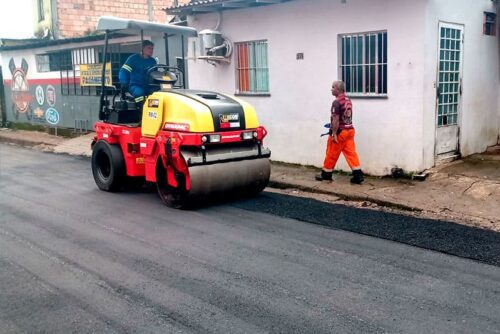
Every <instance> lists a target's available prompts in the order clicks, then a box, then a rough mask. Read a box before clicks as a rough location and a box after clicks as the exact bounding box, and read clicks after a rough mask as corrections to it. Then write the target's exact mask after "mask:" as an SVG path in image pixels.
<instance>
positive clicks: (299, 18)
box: [167, 0, 500, 175]
mask: <svg viewBox="0 0 500 334" xmlns="http://www.w3.org/2000/svg"><path fill="white" fill-rule="evenodd" d="M498 6H499V5H498V3H497V1H492V0H475V1H470V0H273V1H258V0H209V1H191V2H190V3H188V4H184V5H179V6H173V7H170V8H167V13H168V14H172V15H178V16H180V17H187V20H188V25H189V26H192V27H194V28H196V29H197V30H198V31H200V32H201V37H200V38H198V39H193V40H192V41H190V43H189V47H190V53H189V55H190V57H189V61H188V63H189V68H190V71H189V81H190V85H191V87H192V88H200V89H209V90H214V91H221V92H226V93H230V94H236V95H238V96H240V97H241V98H243V99H245V100H247V101H248V102H250V103H252V104H253V105H254V106H255V107H256V109H257V110H258V114H259V117H260V121H261V123H262V124H264V125H265V126H266V127H267V129H268V131H269V135H268V137H267V145H269V146H270V148H271V149H272V152H273V155H272V158H273V160H277V161H283V162H290V163H298V164H305V165H314V166H321V165H322V160H323V157H324V152H325V146H326V145H325V137H322V138H320V134H321V133H323V132H325V129H324V128H323V124H325V123H327V122H328V121H329V113H330V105H331V101H332V96H331V94H330V87H331V83H332V81H333V80H336V79H342V80H344V81H345V82H346V84H347V91H348V95H349V96H350V97H351V98H352V99H353V104H354V125H355V128H356V132H357V137H356V140H357V146H358V152H359V154H360V158H361V161H362V164H363V167H364V170H365V171H366V172H368V173H370V174H373V175H387V174H390V172H391V169H392V168H394V167H399V168H402V169H403V170H405V171H406V172H418V171H423V170H425V169H427V168H430V167H432V166H434V165H436V164H438V163H439V162H440V161H444V160H450V159H453V158H455V157H458V156H460V155H461V156H467V155H470V154H473V153H477V152H483V151H484V150H485V149H486V148H487V147H488V146H491V145H495V144H497V143H498V141H499V136H500V100H499V95H500V71H499V62H500V55H499V31H498V20H497V15H498ZM337 168H340V169H343V170H348V167H347V164H346V163H345V162H344V160H343V159H341V160H340V161H339V165H338V166H337Z"/></svg>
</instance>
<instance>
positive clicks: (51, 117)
mask: <svg viewBox="0 0 500 334" xmlns="http://www.w3.org/2000/svg"><path fill="white" fill-rule="evenodd" d="M45 119H46V120H47V122H48V123H50V124H52V125H56V124H57V123H59V113H58V112H57V110H55V109H54V108H49V109H47V111H45Z"/></svg>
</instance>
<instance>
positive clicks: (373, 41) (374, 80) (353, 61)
mask: <svg viewBox="0 0 500 334" xmlns="http://www.w3.org/2000/svg"><path fill="white" fill-rule="evenodd" d="M339 53H340V55H339V72H340V77H341V78H342V81H344V82H345V85H346V92H347V93H350V95H353V96H356V95H359V96H364V95H374V96H385V95H387V32H385V31H380V32H369V33H357V34H347V35H340V36H339Z"/></svg>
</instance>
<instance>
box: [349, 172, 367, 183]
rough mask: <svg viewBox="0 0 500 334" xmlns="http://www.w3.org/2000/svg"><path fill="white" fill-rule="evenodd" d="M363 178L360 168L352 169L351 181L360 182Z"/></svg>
mask: <svg viewBox="0 0 500 334" xmlns="http://www.w3.org/2000/svg"><path fill="white" fill-rule="evenodd" d="M364 180H365V178H364V177H363V171H362V170H361V169H355V170H353V171H352V177H351V183H356V184H361V183H363V181H364Z"/></svg>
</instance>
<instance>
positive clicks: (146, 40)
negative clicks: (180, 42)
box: [142, 39, 155, 48]
mask: <svg viewBox="0 0 500 334" xmlns="http://www.w3.org/2000/svg"><path fill="white" fill-rule="evenodd" d="M150 45H151V46H155V44H154V43H153V42H151V41H150V40H149V39H145V40H143V41H142V47H143V48H145V47H146V46H150Z"/></svg>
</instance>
